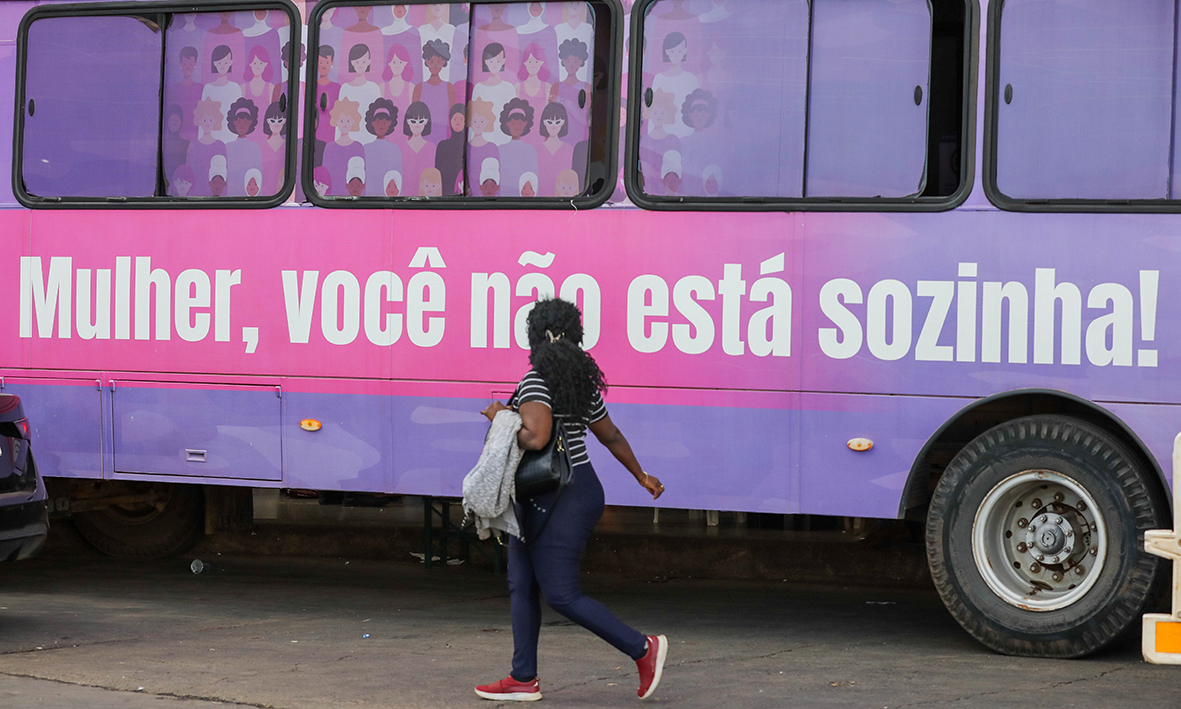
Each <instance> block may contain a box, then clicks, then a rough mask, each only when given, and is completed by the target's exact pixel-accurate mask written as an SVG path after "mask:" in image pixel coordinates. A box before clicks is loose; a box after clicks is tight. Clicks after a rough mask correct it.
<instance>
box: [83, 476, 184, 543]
mask: <svg viewBox="0 0 1181 709" xmlns="http://www.w3.org/2000/svg"><path fill="white" fill-rule="evenodd" d="M148 489H154V490H155V491H156V492H157V493H158V494H159V495H160V496H161V497H163V498H164V500H165V502H164V506H163V508H162V509H156V508H155V507H151V506H149V505H146V504H135V505H129V506H112V507H106V508H103V509H99V510H94V511H91V512H80V513H77V514H75V515H73V520H74V525H75V526H76V527H77V528H78V531H79V532H80V533H81V534H82V537H83V538H84V539H86V541H87V542H89V543H90V544H91V545H92V546H93V547H94V548H95V549H98V550H99V551H101V552H102V553H104V554H107V555H108V556H115V557H119V558H123V559H162V558H165V557H169V556H174V555H176V554H180V553H181V552H184V551H185V550H187V549H189V548H190V547H192V546H193V545H194V544H196V543H197V542H198V541H199V540H200V539H201V537H202V536H203V535H204V534H205V493H204V491H203V490H202V489H201V487H200V486H198V485H177V484H173V483H144V484H143V486H142V488H141V491H143V492H146V491H147V490H148Z"/></svg>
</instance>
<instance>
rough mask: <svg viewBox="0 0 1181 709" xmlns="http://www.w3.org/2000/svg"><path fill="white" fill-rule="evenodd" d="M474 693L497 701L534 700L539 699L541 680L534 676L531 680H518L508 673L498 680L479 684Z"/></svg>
mask: <svg viewBox="0 0 1181 709" xmlns="http://www.w3.org/2000/svg"><path fill="white" fill-rule="evenodd" d="M476 694H478V695H480V696H481V697H483V698H484V699H494V700H496V701H498V702H535V701H537V700H538V699H541V682H540V681H538V679H537V678H536V677H534V678H533V681H532V682H518V681H517V680H515V679H513V678H512V675H509V676H508V677H505V678H504V679H502V680H500V681H499V682H493V683H492V684H481V685H480V686H478V687H476Z"/></svg>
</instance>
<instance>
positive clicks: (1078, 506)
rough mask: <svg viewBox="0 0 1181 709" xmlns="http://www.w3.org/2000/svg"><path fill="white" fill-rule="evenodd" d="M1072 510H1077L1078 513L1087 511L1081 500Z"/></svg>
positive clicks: (1085, 504)
mask: <svg viewBox="0 0 1181 709" xmlns="http://www.w3.org/2000/svg"><path fill="white" fill-rule="evenodd" d="M1074 508H1075V509H1076V510H1078V511H1079V512H1082V511H1083V510H1085V509H1087V503H1085V502H1083V501H1082V500H1079V501H1078V504H1077V505H1075V506H1074Z"/></svg>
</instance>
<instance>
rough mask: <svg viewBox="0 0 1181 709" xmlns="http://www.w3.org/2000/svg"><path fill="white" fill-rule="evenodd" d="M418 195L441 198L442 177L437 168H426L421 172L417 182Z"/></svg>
mask: <svg viewBox="0 0 1181 709" xmlns="http://www.w3.org/2000/svg"><path fill="white" fill-rule="evenodd" d="M418 194H419V195H421V196H423V197H442V196H443V175H442V174H441V173H440V172H439V169H438V168H437V167H428V168H426V169H424V170H423V171H422V177H421V178H420V179H419V180H418Z"/></svg>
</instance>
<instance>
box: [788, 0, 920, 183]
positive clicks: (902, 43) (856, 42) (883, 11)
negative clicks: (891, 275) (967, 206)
mask: <svg viewBox="0 0 1181 709" xmlns="http://www.w3.org/2000/svg"><path fill="white" fill-rule="evenodd" d="M931 25H932V17H931V9H930V7H929V6H928V5H927V0H899V1H895V2H882V1H881V0H816V1H815V2H814V3H813V16H812V61H811V74H812V75H811V82H810V85H811V93H810V97H809V105H808V162H807V169H806V175H807V177H806V188H805V194H806V195H807V196H809V197H906V196H910V195H914V194H917V193H919V192H922V191H923V182H924V178H925V176H926V172H925V165H926V157H927V155H926V153H927V105H928V103H929V101H928V96H929V95H930V82H929V75H930V71H929V64H930V58H931V29H932V28H931Z"/></svg>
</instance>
